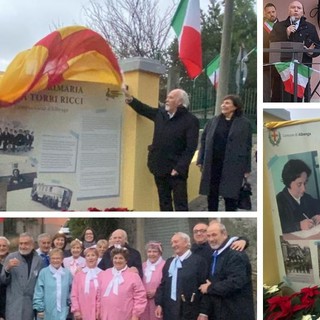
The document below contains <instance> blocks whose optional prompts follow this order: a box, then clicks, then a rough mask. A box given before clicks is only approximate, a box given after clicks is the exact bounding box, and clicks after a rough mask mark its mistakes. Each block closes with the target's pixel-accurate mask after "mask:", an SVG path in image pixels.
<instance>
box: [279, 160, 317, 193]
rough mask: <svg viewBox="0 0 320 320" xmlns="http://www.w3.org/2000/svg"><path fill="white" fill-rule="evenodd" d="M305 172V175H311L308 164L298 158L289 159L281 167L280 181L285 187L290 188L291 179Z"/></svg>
mask: <svg viewBox="0 0 320 320" xmlns="http://www.w3.org/2000/svg"><path fill="white" fill-rule="evenodd" d="M303 172H305V173H306V174H307V177H309V176H310V175H311V169H310V168H309V166H308V165H307V164H306V163H305V162H303V161H302V160H300V159H291V160H289V161H288V162H287V163H286V164H285V165H284V167H283V169H282V182H283V183H284V185H285V186H286V187H287V188H290V184H291V182H292V181H294V180H296V179H297V178H299V177H300V176H301V174H302V173H303Z"/></svg>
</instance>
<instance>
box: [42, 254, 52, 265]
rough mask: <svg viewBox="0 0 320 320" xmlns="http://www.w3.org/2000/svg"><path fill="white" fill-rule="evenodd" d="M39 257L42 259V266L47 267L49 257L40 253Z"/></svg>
mask: <svg viewBox="0 0 320 320" xmlns="http://www.w3.org/2000/svg"><path fill="white" fill-rule="evenodd" d="M40 257H41V258H42V261H43V263H44V265H45V266H46V267H47V266H48V265H49V264H50V261H49V256H48V255H47V254H45V253H40Z"/></svg>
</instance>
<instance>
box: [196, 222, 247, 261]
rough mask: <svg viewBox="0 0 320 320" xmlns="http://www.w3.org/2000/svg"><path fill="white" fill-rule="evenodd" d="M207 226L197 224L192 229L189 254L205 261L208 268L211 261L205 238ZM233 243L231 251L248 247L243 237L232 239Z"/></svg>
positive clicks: (210, 251) (210, 249)
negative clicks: (192, 241)
mask: <svg viewBox="0 0 320 320" xmlns="http://www.w3.org/2000/svg"><path fill="white" fill-rule="evenodd" d="M207 229H208V225H207V224H206V223H202V222H199V223H197V224H196V225H195V226H194V227H193V230H192V231H193V240H194V243H193V244H192V246H191V252H192V253H194V254H198V255H200V256H201V257H203V258H204V259H205V261H206V262H207V264H208V267H209V265H210V263H211V259H212V253H213V251H212V248H211V247H210V245H209V243H208V237H207ZM233 239H234V241H233V242H232V243H231V246H230V247H231V249H233V250H239V251H242V250H245V249H247V247H248V246H249V240H248V239H247V238H245V237H233Z"/></svg>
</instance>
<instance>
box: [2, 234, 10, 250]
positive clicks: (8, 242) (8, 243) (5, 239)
mask: <svg viewBox="0 0 320 320" xmlns="http://www.w3.org/2000/svg"><path fill="white" fill-rule="evenodd" d="M0 240H4V241H5V242H6V243H7V245H8V247H9V246H10V241H9V240H8V239H7V238H6V237H2V236H1V237H0Z"/></svg>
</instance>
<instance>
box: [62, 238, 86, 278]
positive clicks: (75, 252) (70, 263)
mask: <svg viewBox="0 0 320 320" xmlns="http://www.w3.org/2000/svg"><path fill="white" fill-rule="evenodd" d="M70 252H71V257H67V258H64V259H63V265H64V267H65V268H67V269H69V270H70V272H71V274H72V275H73V276H74V275H75V274H76V272H77V271H79V270H81V269H82V268H84V267H85V266H86V259H85V258H84V257H82V256H81V253H82V242H81V241H80V240H79V239H75V240H73V241H71V243H70Z"/></svg>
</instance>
